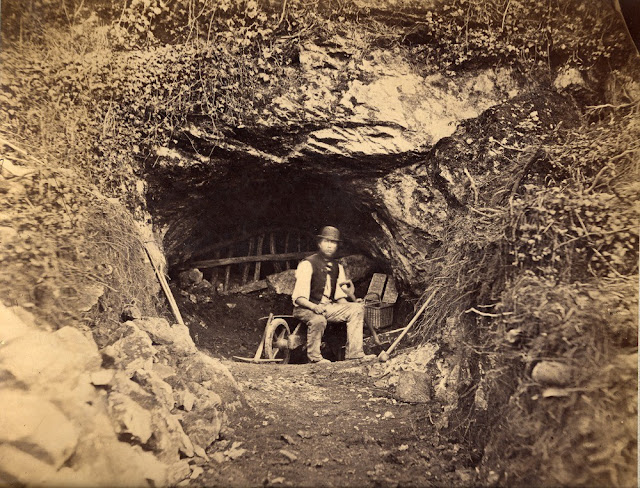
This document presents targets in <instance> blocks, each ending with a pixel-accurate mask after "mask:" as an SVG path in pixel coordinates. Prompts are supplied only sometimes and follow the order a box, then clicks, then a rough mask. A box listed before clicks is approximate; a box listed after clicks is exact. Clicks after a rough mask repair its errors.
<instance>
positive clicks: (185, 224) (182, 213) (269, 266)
mask: <svg viewBox="0 0 640 488" xmlns="http://www.w3.org/2000/svg"><path fill="white" fill-rule="evenodd" d="M343 178H344V177H340V176H331V175H313V174H310V173H309V172H308V171H299V170H296V169H290V168H289V169H285V168H282V169H276V170H268V171H267V170H252V171H247V170H245V171H243V172H239V171H238V172H237V173H233V172H230V173H229V174H227V175H225V177H224V178H220V177H217V178H211V179H210V180H209V181H206V179H204V178H203V179H202V180H200V182H199V183H198V182H193V181H192V182H191V184H190V185H189V186H188V187H187V186H183V187H182V189H181V188H180V184H179V183H178V184H176V183H175V181H174V182H173V183H171V185H172V186H173V188H166V187H165V188H163V189H161V190H160V191H157V192H155V194H156V195H162V198H157V197H156V198H154V199H153V202H152V205H151V207H152V212H155V213H156V214H158V213H159V214H161V215H163V216H164V218H165V223H167V224H168V225H167V231H166V232H165V236H164V241H165V242H164V244H165V249H166V250H167V257H168V261H169V274H170V275H171V276H172V277H177V276H178V274H179V273H180V272H181V271H184V270H185V269H189V268H193V267H195V268H198V269H200V270H201V271H202V272H203V273H204V277H205V278H206V279H207V280H209V281H210V282H211V284H212V285H214V286H215V287H216V288H217V289H218V290H219V291H229V290H234V289H238V288H239V287H242V286H244V285H249V284H251V283H252V282H255V281H259V280H263V279H265V278H266V277H267V276H269V275H272V274H276V273H279V272H281V271H285V270H288V269H293V268H295V267H296V266H297V263H298V262H299V261H300V259H302V257H304V256H303V255H304V254H305V253H307V255H308V254H311V253H313V252H315V250H316V237H315V236H316V235H317V234H318V233H319V232H320V230H321V228H322V227H323V226H325V225H332V226H335V227H337V228H338V229H339V230H340V232H341V237H342V240H343V242H342V243H341V245H340V246H339V250H338V257H343V256H348V255H353V254H360V255H364V256H366V257H368V258H371V259H372V260H373V261H374V263H375V264H374V267H375V271H381V272H389V271H390V270H389V269H388V266H385V264H384V263H382V262H379V261H376V255H377V253H376V249H375V245H374V244H373V241H372V239H371V236H373V235H375V234H376V233H379V232H380V230H379V228H378V227H377V225H376V223H375V221H374V220H373V218H372V215H371V214H372V210H373V209H372V208H371V207H370V205H371V202H367V201H364V199H363V196H362V194H356V193H354V192H353V190H348V189H346V188H345V185H344V184H343V181H344V179H343ZM165 181H166V180H165ZM353 187H354V186H353V184H350V185H349V188H353ZM258 255H261V256H262V257H260V256H258ZM274 255H277V256H274ZM282 255H287V256H291V258H290V259H283V258H282ZM251 256H254V257H253V258H252V257H251ZM271 258H274V260H270V259H271ZM370 276H371V275H370V274H369V276H368V277H370Z"/></svg>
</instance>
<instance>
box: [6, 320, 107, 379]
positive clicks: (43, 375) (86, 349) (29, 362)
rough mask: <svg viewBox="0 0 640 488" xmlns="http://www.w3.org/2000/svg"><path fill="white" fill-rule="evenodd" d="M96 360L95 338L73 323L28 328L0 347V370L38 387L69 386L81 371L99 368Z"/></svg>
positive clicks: (99, 360)
mask: <svg viewBox="0 0 640 488" xmlns="http://www.w3.org/2000/svg"><path fill="white" fill-rule="evenodd" d="M13 330H14V331H15V330H16V329H15V328H14V329H13ZM100 363H101V359H100V355H99V354H98V349H97V346H96V344H95V342H93V340H90V339H88V338H86V337H85V336H84V334H83V333H82V332H80V331H79V330H78V329H75V328H73V327H63V328H62V329H60V330H58V331H57V332H55V333H53V334H52V333H48V332H40V331H33V332H29V333H28V334H24V335H21V336H20V337H17V338H15V339H14V340H12V341H10V342H8V343H7V344H5V345H4V346H3V347H2V348H0V370H1V369H4V370H5V371H7V372H8V373H10V374H11V375H13V377H14V378H15V379H16V380H18V381H21V382H23V383H24V384H27V385H30V386H31V388H35V389H36V390H42V391H44V390H53V391H60V390H64V389H73V388H75V386H76V385H77V382H78V380H79V378H80V376H81V375H83V374H84V373H85V372H90V371H94V370H97V369H99V367H100Z"/></svg>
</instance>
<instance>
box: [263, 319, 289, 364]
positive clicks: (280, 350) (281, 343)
mask: <svg viewBox="0 0 640 488" xmlns="http://www.w3.org/2000/svg"><path fill="white" fill-rule="evenodd" d="M290 335H291V331H290V330H289V324H287V321H286V320H284V319H273V320H272V321H271V323H270V324H268V325H267V332H266V334H265V337H264V354H265V356H266V357H267V359H282V362H281V364H287V363H288V362H289V356H290V355H291V351H290V350H289V336H290Z"/></svg>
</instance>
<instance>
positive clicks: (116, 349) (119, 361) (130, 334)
mask: <svg viewBox="0 0 640 488" xmlns="http://www.w3.org/2000/svg"><path fill="white" fill-rule="evenodd" d="M124 325H125V326H127V329H126V330H125V334H124V336H123V337H122V338H121V339H118V340H117V341H116V342H114V343H113V344H111V345H110V346H108V347H106V348H104V349H103V350H102V353H103V354H104V355H106V356H107V357H110V358H111V359H112V361H113V363H114V364H115V365H116V366H117V367H118V368H119V369H123V370H125V371H126V372H127V373H129V374H130V375H131V374H133V372H134V371H135V370H137V369H140V368H144V367H145V366H146V365H147V364H148V363H150V362H152V361H151V360H152V358H153V357H154V356H155V354H156V350H155V348H154V347H153V344H152V342H151V338H150V337H149V336H148V335H147V334H146V333H145V332H143V331H141V330H140V329H139V328H138V327H136V325H135V324H134V322H126V323H125V324H124Z"/></svg>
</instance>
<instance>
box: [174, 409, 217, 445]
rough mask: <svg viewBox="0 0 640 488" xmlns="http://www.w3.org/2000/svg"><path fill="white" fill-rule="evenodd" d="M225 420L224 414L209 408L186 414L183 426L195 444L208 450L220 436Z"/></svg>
mask: <svg viewBox="0 0 640 488" xmlns="http://www.w3.org/2000/svg"><path fill="white" fill-rule="evenodd" d="M225 420H226V419H225V415H224V413H222V412H220V411H219V410H218V409H217V408H215V407H209V408H206V409H198V410H197V411H194V412H187V413H185V414H184V416H183V419H182V425H183V427H184V431H185V432H186V433H187V435H188V436H189V438H190V439H191V440H192V441H193V443H194V444H195V445H197V446H200V447H202V448H203V449H206V448H207V447H208V446H210V445H211V444H213V443H214V442H215V441H216V440H217V439H218V437H219V436H220V431H221V430H222V425H223V423H224V422H225Z"/></svg>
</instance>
